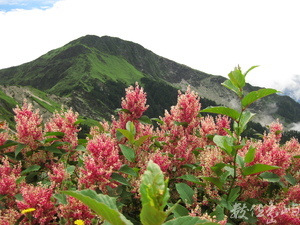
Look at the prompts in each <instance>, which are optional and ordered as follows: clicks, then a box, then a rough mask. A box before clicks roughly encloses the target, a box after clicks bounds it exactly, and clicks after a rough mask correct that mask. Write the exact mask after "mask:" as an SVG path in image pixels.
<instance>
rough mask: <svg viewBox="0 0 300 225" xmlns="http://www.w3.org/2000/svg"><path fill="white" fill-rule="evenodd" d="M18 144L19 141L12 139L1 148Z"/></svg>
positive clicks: (0, 147)
mask: <svg viewBox="0 0 300 225" xmlns="http://www.w3.org/2000/svg"><path fill="white" fill-rule="evenodd" d="M17 144H19V143H18V142H15V141H12V140H7V141H6V142H4V144H3V145H1V146H0V150H1V149H4V148H8V147H11V146H14V145H17Z"/></svg>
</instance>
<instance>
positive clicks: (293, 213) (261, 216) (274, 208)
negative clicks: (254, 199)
mask: <svg viewBox="0 0 300 225" xmlns="http://www.w3.org/2000/svg"><path fill="white" fill-rule="evenodd" d="M299 212H300V207H299V206H295V207H288V206H286V205H285V204H284V202H280V203H278V204H275V205H273V203H272V202H271V203H270V204H269V205H265V206H257V207H256V208H255V214H256V217H257V219H258V222H257V224H259V225H264V224H272V225H285V224H289V225H298V224H300V214H299Z"/></svg>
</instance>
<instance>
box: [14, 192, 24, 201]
mask: <svg viewBox="0 0 300 225" xmlns="http://www.w3.org/2000/svg"><path fill="white" fill-rule="evenodd" d="M15 198H16V199H17V200H18V201H24V199H23V195H22V194H21V193H19V194H16V195H15Z"/></svg>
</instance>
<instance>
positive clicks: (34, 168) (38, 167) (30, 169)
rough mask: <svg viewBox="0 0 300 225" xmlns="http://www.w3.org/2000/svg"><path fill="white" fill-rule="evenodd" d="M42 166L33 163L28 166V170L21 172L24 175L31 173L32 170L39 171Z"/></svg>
mask: <svg viewBox="0 0 300 225" xmlns="http://www.w3.org/2000/svg"><path fill="white" fill-rule="evenodd" d="M40 168H41V167H40V166H39V165H32V166H30V167H28V168H27V169H26V170H23V171H22V172H21V175H24V174H26V173H30V172H33V171H38V170H39V169H40Z"/></svg>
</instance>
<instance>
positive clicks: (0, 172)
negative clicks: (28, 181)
mask: <svg viewBox="0 0 300 225" xmlns="http://www.w3.org/2000/svg"><path fill="white" fill-rule="evenodd" d="M1 163H2V164H0V195H8V199H11V198H12V197H13V196H14V195H15V194H16V193H17V191H18V188H17V184H16V180H17V179H18V178H19V177H20V176H21V175H20V174H21V165H20V164H18V165H15V166H11V165H10V163H9V161H8V158H7V157H5V158H2V159H1Z"/></svg>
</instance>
